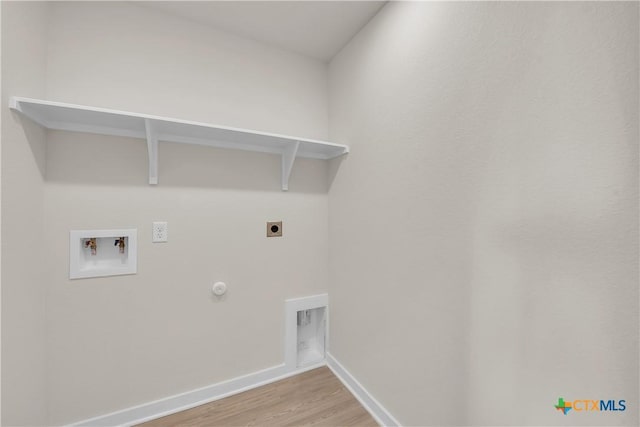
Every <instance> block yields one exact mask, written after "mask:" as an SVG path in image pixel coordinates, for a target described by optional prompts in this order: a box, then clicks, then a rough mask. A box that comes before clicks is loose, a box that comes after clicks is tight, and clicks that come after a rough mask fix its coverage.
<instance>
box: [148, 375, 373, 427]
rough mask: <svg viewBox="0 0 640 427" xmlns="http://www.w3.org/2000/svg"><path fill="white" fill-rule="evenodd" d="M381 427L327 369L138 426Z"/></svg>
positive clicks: (287, 379) (297, 376)
mask: <svg viewBox="0 0 640 427" xmlns="http://www.w3.org/2000/svg"><path fill="white" fill-rule="evenodd" d="M302 425H307V426H309V425H313V426H377V425H378V424H377V423H376V422H375V420H374V419H373V418H372V417H371V415H369V413H368V412H367V411H366V410H365V409H364V408H363V407H362V405H360V403H359V402H358V401H357V400H356V398H355V397H353V395H352V394H351V393H350V392H349V390H347V389H346V388H345V387H344V386H343V385H342V383H341V382H340V381H339V380H338V379H337V378H336V377H335V376H334V375H333V373H332V372H331V370H330V369H329V368H327V367H322V368H318V369H314V370H312V371H308V372H304V373H302V374H300V375H296V376H294V377H290V378H286V379H284V380H281V381H278V382H275V383H273V384H268V385H265V386H262V387H259V388H255V389H253V390H249V391H245V392H244V393H240V394H236V395H235V396H230V397H227V398H224V399H220V400H217V401H215V402H211V403H207V404H205V405H201V406H197V407H195V408H193V409H189V410H187V411H183V412H178V413H176V414H173V415H168V416H166V417H162V418H158V419H157V420H153V421H149V422H146V423H144V424H139V426H144V427H174V426H184V427H187V426H193V427H202V426H207V427H208V426H302Z"/></svg>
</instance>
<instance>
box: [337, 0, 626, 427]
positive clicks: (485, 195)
mask: <svg viewBox="0 0 640 427" xmlns="http://www.w3.org/2000/svg"><path fill="white" fill-rule="evenodd" d="M329 75H330V106H329V112H330V118H329V122H330V137H331V138H332V140H335V141H337V142H342V143H348V144H351V147H352V151H351V154H350V155H349V157H348V158H346V159H344V160H342V161H336V162H335V164H333V165H332V170H330V178H331V180H332V186H331V190H330V195H329V233H330V234H329V235H330V237H329V241H330V282H329V283H330V295H331V352H332V353H333V355H334V356H335V357H337V358H338V359H339V360H340V361H341V362H342V363H343V364H344V366H345V367H346V368H347V369H349V370H350V371H351V372H352V374H353V375H354V376H355V377H356V378H357V379H358V380H359V381H360V382H361V383H362V384H363V385H364V386H365V387H366V388H367V389H368V390H369V391H370V392H372V394H373V395H374V396H375V397H376V398H377V399H378V400H379V401H380V402H381V403H382V404H383V405H384V406H385V407H386V408H387V409H388V410H390V411H391V413H393V414H394V415H395V416H396V417H397V418H398V420H399V421H400V422H401V423H403V424H405V425H455V426H459V425H504V426H506V425H509V426H516V425H629V426H631V425H638V407H637V402H638V5H637V4H635V3H559V2H553V3H536V2H533V3H500V2H497V3H417V2H415V3H414V2H398V3H395V2H394V3H389V4H388V5H387V6H385V7H384V8H383V9H382V11H381V12H380V13H379V14H378V15H377V16H376V17H375V18H374V19H373V20H372V21H371V22H370V23H369V24H368V25H367V26H366V27H365V28H364V29H363V30H362V31H361V32H360V33H359V34H358V35H357V36H356V37H355V38H354V40H352V41H351V43H350V44H349V45H348V46H347V47H346V48H345V49H344V50H343V51H342V52H341V53H340V54H339V55H338V56H337V57H336V58H334V60H333V61H332V63H331V64H330V72H329ZM338 163H341V164H339V165H338ZM338 166H339V167H338ZM559 397H564V398H565V399H566V400H575V399H606V400H608V399H616V400H618V399H624V400H626V402H627V410H626V411H624V412H578V411H573V412H571V413H569V414H567V415H566V416H565V415H563V414H562V413H560V412H559V411H556V409H555V408H554V406H553V405H554V404H555V403H556V402H557V399H558V398H559Z"/></svg>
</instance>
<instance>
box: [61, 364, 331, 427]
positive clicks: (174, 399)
mask: <svg viewBox="0 0 640 427" xmlns="http://www.w3.org/2000/svg"><path fill="white" fill-rule="evenodd" d="M325 365H326V364H325V363H324V362H321V363H318V364H316V365H313V366H307V367H305V368H300V369H293V370H292V369H287V367H286V365H285V364H282V365H277V366H273V367H271V368H267V369H263V370H261V371H257V372H253V373H251V374H248V375H243V376H241V377H236V378H233V379H230V380H227V381H222V382H219V383H216V384H212V385H210V386H207V387H203V388H199V389H196V390H191V391H187V392H185V393H180V394H176V395H173V396H169V397H166V398H163V399H159V400H156V401H153V402H149V403H144V404H142V405H138V406H133V407H131V408H127V409H123V410H121V411H117V412H112V413H110V414H106V415H101V416H98V417H94V418H91V419H88V420H84V421H79V422H77V423H74V424H71V426H70V427H80V426H91V427H102V426H105V427H106V426H132V425H135V424H139V423H143V422H145V421H150V420H153V419H156V418H160V417H164V416H166V415H171V414H174V413H176V412H180V411H184V410H187V409H191V408H193V407H196V406H199V405H203V404H205V403H209V402H213V401H214V400H218V399H222V398H225V397H228V396H231V395H234V394H237V393H242V392H243V391H247V390H251V389H253V388H256V387H260V386H263V385H265V384H269V383H272V382H275V381H279V380H281V379H284V378H287V377H290V376H292V375H297V374H299V373H302V372H305V371H308V370H311V369H315V368H318V367H320V366H325Z"/></svg>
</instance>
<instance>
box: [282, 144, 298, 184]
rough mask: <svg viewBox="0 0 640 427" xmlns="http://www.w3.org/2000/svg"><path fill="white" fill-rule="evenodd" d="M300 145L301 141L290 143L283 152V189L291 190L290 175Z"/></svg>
mask: <svg viewBox="0 0 640 427" xmlns="http://www.w3.org/2000/svg"><path fill="white" fill-rule="evenodd" d="M298 147H300V141H296V142H294V143H292V144H290V145H288V146H287V148H285V149H284V152H283V153H282V191H287V190H289V176H290V175H291V169H292V168H293V162H294V161H295V160H296V154H297V153H298Z"/></svg>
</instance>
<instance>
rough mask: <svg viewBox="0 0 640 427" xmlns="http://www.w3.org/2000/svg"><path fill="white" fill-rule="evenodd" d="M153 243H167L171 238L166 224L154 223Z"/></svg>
mask: <svg viewBox="0 0 640 427" xmlns="http://www.w3.org/2000/svg"><path fill="white" fill-rule="evenodd" d="M152 234H153V238H152V241H153V243H160V242H166V241H167V239H168V238H169V231H168V229H167V223H166V222H156V221H154V223H153V233H152Z"/></svg>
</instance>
